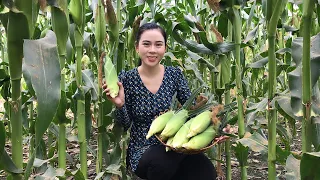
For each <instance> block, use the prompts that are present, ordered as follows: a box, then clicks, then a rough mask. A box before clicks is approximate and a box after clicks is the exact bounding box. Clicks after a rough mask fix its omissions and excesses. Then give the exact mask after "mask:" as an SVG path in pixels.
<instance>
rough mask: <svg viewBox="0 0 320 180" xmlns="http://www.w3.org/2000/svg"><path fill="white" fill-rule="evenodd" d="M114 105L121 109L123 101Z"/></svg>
mask: <svg viewBox="0 0 320 180" xmlns="http://www.w3.org/2000/svg"><path fill="white" fill-rule="evenodd" d="M115 106H116V107H117V108H118V109H121V108H122V107H123V106H124V103H120V104H115Z"/></svg>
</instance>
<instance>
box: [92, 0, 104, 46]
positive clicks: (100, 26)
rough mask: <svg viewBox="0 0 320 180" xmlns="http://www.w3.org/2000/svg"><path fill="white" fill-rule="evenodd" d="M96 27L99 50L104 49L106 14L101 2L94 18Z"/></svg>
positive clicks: (95, 33)
mask: <svg viewBox="0 0 320 180" xmlns="http://www.w3.org/2000/svg"><path fill="white" fill-rule="evenodd" d="M94 26H95V32H94V35H95V39H96V42H97V46H98V50H101V49H102V45H103V42H104V40H105V38H106V19H105V13H104V6H103V5H102V3H101V1H100V0H99V1H98V4H97V7H96V14H95V17H94Z"/></svg>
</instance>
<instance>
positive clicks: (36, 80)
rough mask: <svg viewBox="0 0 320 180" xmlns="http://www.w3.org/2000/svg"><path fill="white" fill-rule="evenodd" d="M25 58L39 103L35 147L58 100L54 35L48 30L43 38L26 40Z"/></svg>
mask: <svg viewBox="0 0 320 180" xmlns="http://www.w3.org/2000/svg"><path fill="white" fill-rule="evenodd" d="M34 52H38V53H34ZM24 55H25V61H24V63H25V67H26V71H28V72H29V74H30V76H31V82H32V86H33V88H34V90H35V93H36V96H37V101H38V119H37V120H36V145H38V144H39V143H40V140H41V138H42V135H43V134H44V132H45V131H46V130H47V128H48V127H49V125H50V123H51V121H52V120H53V117H54V115H55V113H56V111H57V108H58V105H59V101H60V97H61V89H60V78H61V76H60V65H59V58H58V52H57V44H56V37H55V35H54V33H53V32H52V31H48V33H47V36H46V37H45V38H42V39H39V40H25V42H24Z"/></svg>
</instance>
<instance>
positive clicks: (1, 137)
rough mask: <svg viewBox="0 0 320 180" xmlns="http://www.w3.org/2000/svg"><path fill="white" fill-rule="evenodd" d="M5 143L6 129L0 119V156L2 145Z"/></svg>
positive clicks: (0, 154) (2, 149)
mask: <svg viewBox="0 0 320 180" xmlns="http://www.w3.org/2000/svg"><path fill="white" fill-rule="evenodd" d="M5 143H6V129H5V127H4V124H3V122H2V121H0V156H2V153H3V151H4V146H5Z"/></svg>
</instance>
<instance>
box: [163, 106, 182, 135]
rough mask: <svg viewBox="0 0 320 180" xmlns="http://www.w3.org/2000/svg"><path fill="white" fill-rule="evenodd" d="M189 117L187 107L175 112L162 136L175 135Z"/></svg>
mask: <svg viewBox="0 0 320 180" xmlns="http://www.w3.org/2000/svg"><path fill="white" fill-rule="evenodd" d="M187 118H188V111H187V110H186V109H181V110H180V111H178V112H177V113H175V114H174V115H173V116H172V117H171V119H170V120H169V121H168V123H167V124H166V126H165V128H164V129H163V131H162V132H161V136H165V137H171V136H173V135H175V134H176V133H177V132H178V131H179V129H180V127H181V126H182V125H183V124H184V123H185V122H186V120H187Z"/></svg>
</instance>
